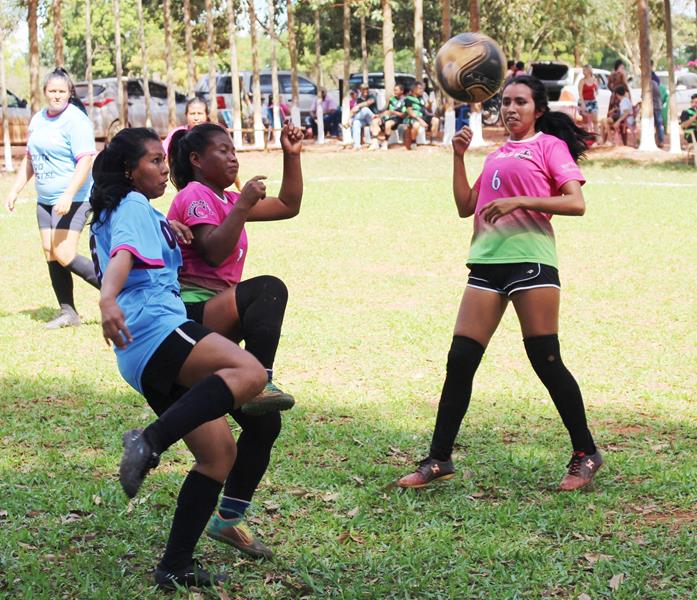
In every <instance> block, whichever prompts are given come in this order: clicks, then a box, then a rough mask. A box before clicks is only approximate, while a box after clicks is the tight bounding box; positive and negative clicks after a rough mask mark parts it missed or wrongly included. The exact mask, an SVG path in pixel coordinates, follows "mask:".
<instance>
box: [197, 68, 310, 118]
mask: <svg viewBox="0 0 697 600" xmlns="http://www.w3.org/2000/svg"><path fill="white" fill-rule="evenodd" d="M259 87H260V89H261V101H262V105H264V106H266V102H267V99H268V97H269V94H271V70H264V71H260V72H259ZM278 89H279V93H280V95H281V96H282V97H283V99H284V100H285V101H286V102H288V101H290V99H291V94H292V88H291V77H290V71H279V72H278ZM208 90H209V87H208V75H204V76H203V77H201V78H200V79H199V80H198V82H197V83H196V87H195V88H194V91H195V93H196V95H197V96H198V97H199V98H203V99H204V100H206V101H208V93H209V92H208ZM215 90H216V94H217V102H218V109H219V110H227V111H231V110H232V76H231V75H230V73H218V75H217V77H216V88H215ZM240 90H241V91H242V92H247V93H248V94H251V93H252V72H251V71H240ZM298 94H299V98H298V100H299V105H300V106H299V108H300V114H301V116H302V117H305V116H306V115H309V114H310V108H311V107H312V103H313V101H314V99H315V98H316V96H317V86H316V85H315V84H314V83H313V82H312V81H310V80H309V79H308V78H307V77H304V76H303V75H298Z"/></svg>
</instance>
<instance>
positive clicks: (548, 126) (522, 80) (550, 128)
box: [504, 75, 595, 162]
mask: <svg viewBox="0 0 697 600" xmlns="http://www.w3.org/2000/svg"><path fill="white" fill-rule="evenodd" d="M515 83H518V84H521V85H526V86H528V87H529V88H530V91H531V92H532V99H533V101H534V102H535V110H536V111H542V114H541V115H540V116H539V117H538V118H537V120H536V121H535V131H541V132H543V133H548V134H549V135H553V136H554V137H558V138H559V139H560V140H562V141H563V142H564V143H565V144H566V145H567V146H568V148H569V152H570V153H571V156H572V157H573V159H574V161H575V162H578V161H579V160H580V159H581V158H583V157H584V156H585V153H586V150H588V144H589V143H590V142H591V141H593V140H595V136H594V135H593V134H592V133H588V132H587V131H586V130H585V129H581V128H580V127H579V126H578V125H576V123H574V121H573V119H572V118H571V117H570V116H569V115H567V114H565V113H563V112H559V111H556V110H549V101H548V100H547V90H546V89H545V86H544V84H543V83H542V82H541V81H540V80H539V79H538V78H537V77H533V76H532V75H519V76H518V77H514V78H513V79H511V80H510V81H509V82H508V83H506V85H505V86H504V90H505V89H506V88H507V87H508V86H509V85H513V84H515Z"/></svg>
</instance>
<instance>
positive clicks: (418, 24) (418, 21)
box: [385, 0, 424, 97]
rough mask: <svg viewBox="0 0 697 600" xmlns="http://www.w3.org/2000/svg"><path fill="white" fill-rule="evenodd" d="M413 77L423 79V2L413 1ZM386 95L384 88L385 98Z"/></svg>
mask: <svg viewBox="0 0 697 600" xmlns="http://www.w3.org/2000/svg"><path fill="white" fill-rule="evenodd" d="M414 75H415V76H416V81H422V80H423V78H424V0H414ZM389 93H392V91H391V90H390V92H389ZM387 95H388V91H387V88H385V97H387Z"/></svg>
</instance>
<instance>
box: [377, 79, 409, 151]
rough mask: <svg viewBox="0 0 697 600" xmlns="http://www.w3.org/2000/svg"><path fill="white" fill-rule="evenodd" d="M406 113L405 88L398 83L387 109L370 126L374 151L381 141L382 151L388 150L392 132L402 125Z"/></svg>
mask: <svg viewBox="0 0 697 600" xmlns="http://www.w3.org/2000/svg"><path fill="white" fill-rule="evenodd" d="M405 111H406V108H405V107H404V87H403V86H402V85H401V84H399V83H398V84H397V85H395V86H394V95H393V96H392V97H391V98H390V99H389V100H388V102H387V108H386V109H385V110H383V111H382V112H381V113H380V115H379V116H376V117H375V118H374V119H373V122H372V123H371V125H370V128H371V133H372V134H373V136H374V139H373V143H372V145H371V148H372V149H377V148H378V144H379V140H381V141H382V149H383V150H387V141H388V140H389V139H390V135H391V134H392V132H393V131H395V130H396V129H397V127H399V126H400V125H401V123H402V120H403V119H404V115H405V114H406V112H405Z"/></svg>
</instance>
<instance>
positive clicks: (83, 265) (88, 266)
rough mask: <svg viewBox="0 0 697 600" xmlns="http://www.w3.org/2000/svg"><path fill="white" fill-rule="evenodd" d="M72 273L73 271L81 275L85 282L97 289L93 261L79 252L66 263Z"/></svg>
mask: <svg viewBox="0 0 697 600" xmlns="http://www.w3.org/2000/svg"><path fill="white" fill-rule="evenodd" d="M66 267H67V268H68V269H70V271H71V272H72V273H75V275H77V276H78V277H82V279H84V280H85V281H86V282H87V283H89V284H90V285H91V286H92V287H96V288H97V289H99V281H98V280H97V274H96V273H95V272H94V263H92V261H91V260H90V259H89V258H87V257H85V256H80V255H79V254H78V255H77V256H75V258H73V260H72V261H71V262H70V263H69V264H67V265H66Z"/></svg>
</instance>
